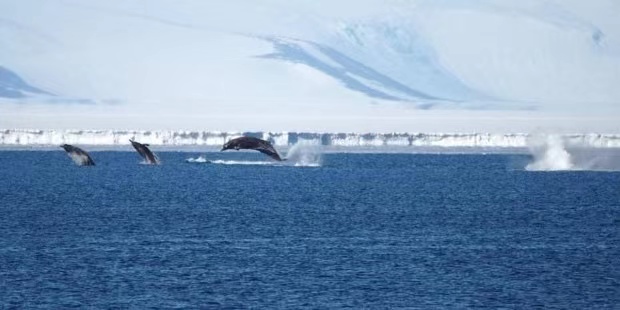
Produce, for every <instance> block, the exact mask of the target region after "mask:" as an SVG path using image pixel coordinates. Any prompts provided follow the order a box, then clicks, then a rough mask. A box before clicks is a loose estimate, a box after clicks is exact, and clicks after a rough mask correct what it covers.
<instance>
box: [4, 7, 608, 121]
mask: <svg viewBox="0 0 620 310" xmlns="http://www.w3.org/2000/svg"><path fill="white" fill-rule="evenodd" d="M617 16H620V5H619V4H618V2H617V1H614V0H592V1H581V0H567V1H560V0H524V1H518V2H516V1H493V0H463V1H448V0H432V1H431V0H407V1H405V0H387V1H379V0H376V1H373V0H362V1H338V2H336V3H331V2H330V3H327V2H324V1H310V0H305V1H294V2H291V1H285V0H262V1H249V2H248V1H241V0H232V1H222V2H221V3H217V5H215V4H214V3H213V2H211V1H198V0H185V1H171V0H153V1H121V0H107V1H104V0H92V1H76V0H49V1H42V0H21V1H10V0H0V45H1V46H3V48H2V49H0V66H2V67H3V68H5V69H4V70H6V71H7V72H13V73H15V74H16V75H18V76H19V78H20V80H22V81H27V83H28V86H29V87H32V88H33V89H38V90H44V91H45V92H46V93H49V94H55V95H57V96H56V97H52V96H51V95H50V97H49V98H48V100H45V98H43V99H42V98H41V96H39V95H41V94H38V95H37V96H33V97H31V98H28V95H29V94H27V93H22V96H19V97H21V98H17V99H16V98H15V96H12V95H10V93H9V92H7V91H4V92H0V100H1V102H0V126H2V127H5V128H7V127H9V125H7V124H10V127H22V128H32V127H41V128H45V127H46V128H58V127H67V126H68V127H71V126H75V127H84V126H85V125H84V124H85V123H86V124H88V120H89V119H92V120H100V119H102V118H104V119H105V121H104V122H103V123H105V122H109V124H110V125H109V127H110V128H116V127H118V126H119V124H118V122H117V121H116V120H115V118H114V116H113V115H111V116H102V115H104V114H105V113H103V114H102V113H101V110H102V109H103V110H108V109H109V110H114V111H116V112H115V113H116V114H124V115H142V116H143V118H144V119H147V120H148V121H146V122H145V123H146V125H141V126H140V127H141V128H143V127H147V128H158V126H159V124H161V123H162V120H166V121H167V119H168V118H169V117H170V116H171V115H178V116H179V117H178V119H179V120H178V122H177V123H176V125H175V124H172V125H171V126H173V127H174V126H176V127H177V128H178V127H183V126H182V125H183V124H184V120H183V119H184V118H185V119H186V118H187V117H196V116H197V115H210V117H211V118H214V117H215V118H218V119H222V118H226V119H227V120H228V121H229V122H230V125H231V127H232V128H239V129H247V128H243V125H244V124H246V123H247V122H248V120H249V119H252V120H256V119H262V118H264V119H269V123H264V124H262V125H261V124H260V123H258V124H257V125H256V126H257V128H256V129H262V130H266V129H267V130H269V129H270V128H271V127H269V126H271V125H272V124H273V122H274V121H280V122H282V123H281V124H280V125H281V126H280V127H285V126H286V124H285V122H290V120H291V119H297V120H298V122H301V121H303V117H300V116H304V115H307V114H312V115H330V116H340V117H335V119H334V120H332V122H335V123H334V124H336V125H337V124H338V123H339V122H342V119H343V118H346V117H347V116H348V115H350V114H351V113H355V114H356V115H357V118H358V119H360V120H361V121H358V122H357V123H356V126H358V127H359V130H364V129H365V128H363V127H364V122H363V119H364V117H365V116H372V115H374V114H375V113H376V112H377V111H378V110H379V114H382V113H383V114H385V113H392V114H391V115H394V116H400V115H410V114H412V112H411V111H412V109H414V110H416V111H419V112H415V113H417V114H416V115H425V114H424V113H425V112H423V111H420V110H421V109H422V110H424V109H433V110H446V111H450V112H449V113H448V112H446V113H444V114H445V115H459V114H460V113H461V112H460V111H462V110H463V109H468V110H476V111H479V110H484V111H488V110H492V111H507V112H505V115H511V113H513V112H512V111H523V110H532V111H542V112H541V113H544V115H545V117H542V119H543V120H542V121H540V122H539V123H537V124H536V125H535V126H537V127H545V126H547V125H549V124H548V120H549V119H556V121H555V123H553V124H552V125H550V126H560V125H563V123H562V121H561V120H557V119H563V117H555V116H556V115H555V114H554V113H568V114H570V116H571V117H572V118H578V117H579V116H580V115H581V113H583V112H584V111H585V112H588V113H590V114H592V115H593V117H592V118H593V119H595V121H593V122H592V123H589V124H588V125H587V126H584V127H578V128H574V129H575V131H584V130H590V128H594V129H595V130H597V124H598V123H599V122H598V121H597V120H598V119H599V118H601V117H609V115H614V113H617V112H620V108H619V106H620V87H617V85H618V84H619V82H620V21H618V20H619V19H618V18H617ZM10 79H11V78H8V77H7V75H2V74H0V85H4V84H6V83H7V81H8V80H10ZM2 97H4V98H5V99H2ZM44 97H45V96H44ZM59 98H60V99H59ZM46 102H53V103H55V104H59V103H60V104H62V103H67V106H65V107H63V108H62V109H59V108H57V107H56V106H57V105H55V106H54V107H52V108H45V107H42V106H41V105H44V104H45V103H46ZM76 102H78V103H93V106H104V108H98V107H90V108H88V109H84V108H83V107H80V106H76V105H75V103H76ZM16 103H17V105H16ZM23 103H27V104H28V107H24V105H23ZM35 106H36V107H35ZM29 107H32V108H29ZM41 111H44V112H41ZM33 113H34V114H37V113H44V114H45V115H50V116H51V117H50V118H48V120H44V119H42V118H37V117H30V115H32V114H33ZM481 113H484V112H481ZM617 114H618V115H620V113H617ZM72 115H79V117H73V118H72V117H71V116H72ZM231 115H232V116H234V117H230V116H231ZM273 115H278V117H277V118H276V120H274V119H273V118H274V117H273ZM541 115H542V114H541ZM548 115H551V116H552V117H547V116H548ZM270 116H271V118H270ZM49 119H52V120H53V119H63V120H64V122H65V123H64V124H62V126H61V125H60V124H59V123H58V122H57V121H50V120H49ZM14 120H22V121H21V122H17V121H14ZM205 120H206V119H205ZM327 121H329V120H326V122H327ZM462 121H463V122H467V120H466V119H465V120H462ZM613 121H615V119H614V120H611V121H610V122H613ZM66 122H68V123H66ZM386 122H387V121H386ZM610 122H608V123H606V125H605V127H600V128H599V130H606V129H608V128H609V127H610V126H609V125H608V124H609V123H610ZM3 123H4V124H3ZM493 123H494V122H489V123H485V124H483V125H484V126H482V127H483V128H482V129H481V130H482V131H493V130H495V129H496V127H494V126H495V125H494V124H493ZM167 124H168V123H167ZM129 125H130V124H128V123H125V124H121V125H120V127H131V126H129ZM311 125H312V124H307V125H306V126H311ZM387 125H388V124H387V123H386V128H388V127H389V126H387ZM352 127H355V126H352ZM99 128H101V126H100V127H99ZM134 128H135V127H134ZM228 129H230V128H222V130H228ZM347 129H348V128H347ZM405 129H406V128H405ZM519 129H520V128H515V130H516V131H518V130H519Z"/></svg>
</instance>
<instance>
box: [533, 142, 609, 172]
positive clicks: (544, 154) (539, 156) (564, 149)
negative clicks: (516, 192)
mask: <svg viewBox="0 0 620 310" xmlns="http://www.w3.org/2000/svg"><path fill="white" fill-rule="evenodd" d="M527 142H528V148H529V149H530V154H531V155H532V158H533V160H532V161H531V162H530V163H529V164H528V165H527V166H526V167H525V169H526V170H529V171H620V148H613V147H612V148H600V147H592V145H591V144H589V143H587V142H586V141H570V140H568V139H567V138H566V137H565V136H560V135H554V134H550V135H539V136H532V137H531V138H530V139H528V141H527Z"/></svg>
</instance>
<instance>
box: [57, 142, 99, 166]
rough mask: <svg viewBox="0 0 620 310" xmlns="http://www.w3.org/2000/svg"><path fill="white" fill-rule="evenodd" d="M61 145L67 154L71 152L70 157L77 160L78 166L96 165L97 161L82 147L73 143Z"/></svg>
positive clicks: (74, 160)
mask: <svg viewBox="0 0 620 310" xmlns="http://www.w3.org/2000/svg"><path fill="white" fill-rule="evenodd" d="M60 147H61V148H63V149H65V151H66V152H67V154H69V157H71V159H73V162H75V164H76V165H78V166H94V165H95V161H93V159H92V158H91V157H90V155H88V153H86V151H84V150H82V149H81V148H79V147H76V146H73V145H69V144H63V145H61V146H60Z"/></svg>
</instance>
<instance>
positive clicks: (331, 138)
mask: <svg viewBox="0 0 620 310" xmlns="http://www.w3.org/2000/svg"><path fill="white" fill-rule="evenodd" d="M242 135H247V136H254V137H259V138H262V139H265V140H269V141H271V142H272V143H273V144H274V145H275V146H280V147H282V146H292V145H295V144H297V143H300V142H303V143H306V144H312V145H321V146H337V147H386V146H387V147H473V148H476V147H479V148H525V147H527V146H528V137H530V135H528V134H524V133H515V134H493V133H309V132H217V131H166V130H161V131H147V130H38V129H6V130H0V145H4V146H46V145H60V144H63V143H67V144H78V145H106V146H109V145H125V144H128V141H129V139H136V140H138V141H140V142H142V143H149V144H151V145H161V146H220V145H222V144H224V142H226V141H228V140H230V139H232V138H235V137H238V136H242ZM562 139H563V140H564V141H565V144H566V145H567V146H580V147H592V148H620V134H594V133H591V134H569V135H562Z"/></svg>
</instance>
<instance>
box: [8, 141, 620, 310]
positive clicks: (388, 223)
mask: <svg viewBox="0 0 620 310" xmlns="http://www.w3.org/2000/svg"><path fill="white" fill-rule="evenodd" d="M92 155H93V157H94V159H95V161H96V162H97V166H95V167H77V166H75V165H74V164H73V163H72V162H71V161H70V159H69V158H68V157H67V156H66V155H65V154H64V152H62V151H60V150H59V151H55V152H43V151H37V152H29V151H15V152H12V151H2V152H0V308H3V309H10V308H28V309H32V308H54V309H59V308H68V307H80V308H84V307H89V308H105V309H107V308H147V307H157V308H235V309H236V308H240V309H243V308H288V309H294V308H306V307H307V308H342V307H353V308H364V307H365V308H374V309H376V308H397V307H411V308H423V309H427V308H472V307H481V308H485V307H486V308H500V307H504V308H519V309H523V308H534V307H550V308H574V309H594V308H602V309H605V308H608V309H611V308H615V307H617V306H618V305H619V304H620V267H619V266H620V256H619V255H620V173H615V172H528V171H523V169H522V167H523V166H524V165H525V163H526V162H527V160H528V159H527V157H525V156H517V155H412V154H326V155H324V156H323V161H322V166H321V167H314V168H313V167H290V166H266V165H256V166H254V165H221V164H190V163H186V162H184V161H185V159H186V158H189V157H192V156H195V155H194V154H188V153H176V152H166V153H160V154H159V156H160V157H161V159H162V160H163V165H162V166H146V165H140V164H138V162H139V159H138V157H137V155H136V154H135V153H132V152H94V153H92ZM207 157H209V158H214V159H215V158H226V159H235V160H264V158H263V157H261V156H260V154H258V153H256V154H255V153H244V152H234V153H213V154H207Z"/></svg>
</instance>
